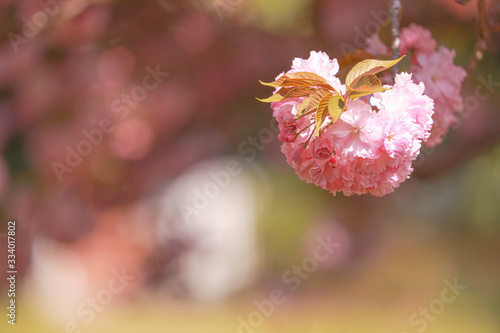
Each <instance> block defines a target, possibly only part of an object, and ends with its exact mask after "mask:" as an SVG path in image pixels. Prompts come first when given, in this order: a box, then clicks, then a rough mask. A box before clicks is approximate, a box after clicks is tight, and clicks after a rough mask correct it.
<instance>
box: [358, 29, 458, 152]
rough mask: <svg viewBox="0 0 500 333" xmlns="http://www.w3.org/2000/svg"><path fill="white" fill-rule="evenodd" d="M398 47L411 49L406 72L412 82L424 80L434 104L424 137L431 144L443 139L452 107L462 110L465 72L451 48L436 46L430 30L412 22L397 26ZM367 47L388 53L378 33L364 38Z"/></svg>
mask: <svg viewBox="0 0 500 333" xmlns="http://www.w3.org/2000/svg"><path fill="white" fill-rule="evenodd" d="M400 38H401V44H400V51H401V53H402V54H407V53H409V52H411V53H412V64H411V68H410V72H411V73H413V78H414V79H415V81H416V82H423V83H424V84H425V87H426V90H425V93H426V94H427V95H428V96H429V97H431V98H432V99H434V103H435V108H434V116H433V121H434V125H433V126H432V130H431V135H430V137H429V139H428V140H427V141H426V143H425V144H426V146H427V147H434V146H436V145H438V144H440V143H441V142H442V141H443V136H444V135H446V133H448V130H449V128H450V126H451V125H453V124H454V123H455V122H456V121H457V118H456V117H455V111H456V112H460V111H462V110H463V101H462V97H461V96H460V93H461V91H462V83H463V81H464V79H465V77H466V72H465V70H464V69H463V68H462V67H459V66H456V65H455V64H454V59H455V51H454V50H450V49H448V48H446V47H444V46H439V48H438V49H437V50H436V48H437V46H438V45H437V42H436V40H435V39H434V38H432V34H431V32H430V31H429V30H428V29H425V28H423V27H421V26H418V25H416V24H411V25H409V26H408V27H406V28H403V29H401V36H400ZM366 42H367V44H368V47H367V49H366V50H367V51H368V52H369V53H371V54H373V55H375V56H389V54H390V51H389V48H388V47H387V46H386V45H385V44H384V43H382V41H381V40H380V39H379V37H378V35H373V36H371V37H369V38H367V39H366Z"/></svg>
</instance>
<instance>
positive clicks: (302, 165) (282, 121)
mask: <svg viewBox="0 0 500 333" xmlns="http://www.w3.org/2000/svg"><path fill="white" fill-rule="evenodd" d="M338 70H339V65H338V62H337V59H333V60H330V59H329V57H328V55H327V54H325V53H323V52H311V56H310V58H309V59H307V60H304V59H295V61H294V62H293V66H292V69H291V70H290V71H289V73H293V72H299V71H309V72H312V73H315V74H318V75H320V76H322V77H324V78H325V79H326V80H327V81H328V83H329V84H330V85H332V86H333V87H335V88H336V89H338V90H337V91H342V92H344V91H345V90H346V87H345V86H344V85H342V84H341V82H340V80H339V79H338V78H337V77H336V76H335V75H336V74H337V72H338ZM280 76H281V75H280ZM278 78H279V76H278ZM388 88H390V87H388ZM423 92H424V84H423V83H420V84H415V83H413V81H412V76H411V74H407V73H401V74H398V75H397V76H396V83H395V84H394V86H393V87H392V89H390V90H387V91H385V92H382V93H375V94H373V95H372V97H371V98H370V99H366V100H361V99H357V100H355V101H352V102H350V103H348V104H347V107H346V110H345V111H344V112H343V113H342V114H341V116H340V118H339V119H338V121H337V122H336V123H333V121H332V119H328V120H327V122H326V123H325V125H323V128H322V129H321V130H322V132H321V134H320V135H319V136H316V135H315V133H314V126H313V125H314V115H312V116H311V117H308V116H306V117H301V118H299V119H296V115H297V111H298V108H299V105H300V104H301V102H302V101H303V100H304V98H294V99H287V100H285V101H280V102H275V103H272V104H271V107H272V109H273V115H274V117H275V118H276V119H277V120H278V123H279V128H280V134H279V139H280V140H281V141H282V142H283V144H282V147H281V150H282V152H283V153H284V154H285V155H286V158H287V162H288V163H289V164H290V166H292V167H293V168H294V169H295V172H296V173H297V174H298V175H299V177H300V178H301V179H302V180H304V181H306V182H308V183H314V184H315V185H317V186H319V187H321V188H323V189H325V190H328V191H330V192H331V193H333V194H336V193H337V192H343V193H344V194H345V195H351V194H365V193H370V194H372V195H374V196H383V195H385V194H388V193H391V192H392V191H393V190H394V188H396V187H398V186H399V184H400V183H402V182H403V181H405V180H406V179H407V178H408V177H409V175H410V173H411V172H412V170H413V169H412V167H411V164H412V161H413V160H414V159H415V158H416V157H417V156H418V154H419V151H420V148H421V142H422V141H423V140H426V139H427V138H428V137H429V135H430V130H431V127H432V114H433V101H432V99H431V98H429V97H428V96H426V95H424V94H423ZM328 118H330V116H328ZM309 138H310V139H309Z"/></svg>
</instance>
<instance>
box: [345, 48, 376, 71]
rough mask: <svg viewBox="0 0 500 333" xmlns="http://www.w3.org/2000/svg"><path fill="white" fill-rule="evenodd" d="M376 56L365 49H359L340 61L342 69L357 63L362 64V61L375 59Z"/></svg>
mask: <svg viewBox="0 0 500 333" xmlns="http://www.w3.org/2000/svg"><path fill="white" fill-rule="evenodd" d="M373 58H375V56H374V55H373V54H371V53H369V52H367V51H366V50H364V49H357V50H355V51H354V52H352V53H349V54H347V55H345V56H344V57H342V58H340V59H339V66H340V68H344V67H346V66H349V65H351V64H353V63H355V62H360V61H361V60H366V59H373Z"/></svg>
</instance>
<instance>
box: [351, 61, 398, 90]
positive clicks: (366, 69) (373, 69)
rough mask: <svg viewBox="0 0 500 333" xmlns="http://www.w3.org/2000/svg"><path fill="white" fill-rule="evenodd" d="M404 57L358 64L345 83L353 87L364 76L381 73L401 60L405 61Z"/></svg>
mask: <svg viewBox="0 0 500 333" xmlns="http://www.w3.org/2000/svg"><path fill="white" fill-rule="evenodd" d="M403 57H404V56H402V57H401V58H399V59H396V60H377V59H368V60H363V61H361V62H359V63H357V64H356V65H355V66H354V67H353V68H352V69H351V71H350V72H349V73H348V74H347V77H346V79H345V83H346V85H347V86H353V85H354V84H356V81H357V80H359V79H360V77H362V76H363V75H369V74H377V73H380V72H382V71H384V70H386V69H388V68H391V67H392V66H394V65H395V64H397V63H398V62H399V61H400V60H401V59H403Z"/></svg>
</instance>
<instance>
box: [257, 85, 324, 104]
mask: <svg viewBox="0 0 500 333" xmlns="http://www.w3.org/2000/svg"><path fill="white" fill-rule="evenodd" d="M315 90H316V88H309V87H304V88H281V89H280V90H278V91H277V92H276V93H275V94H274V95H272V96H271V97H269V98H266V99H260V98H257V99H258V100H259V101H261V102H264V103H272V102H279V101H282V100H284V99H287V98H295V97H307V96H309V95H310V94H311V93H312V92H314V91H315Z"/></svg>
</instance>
